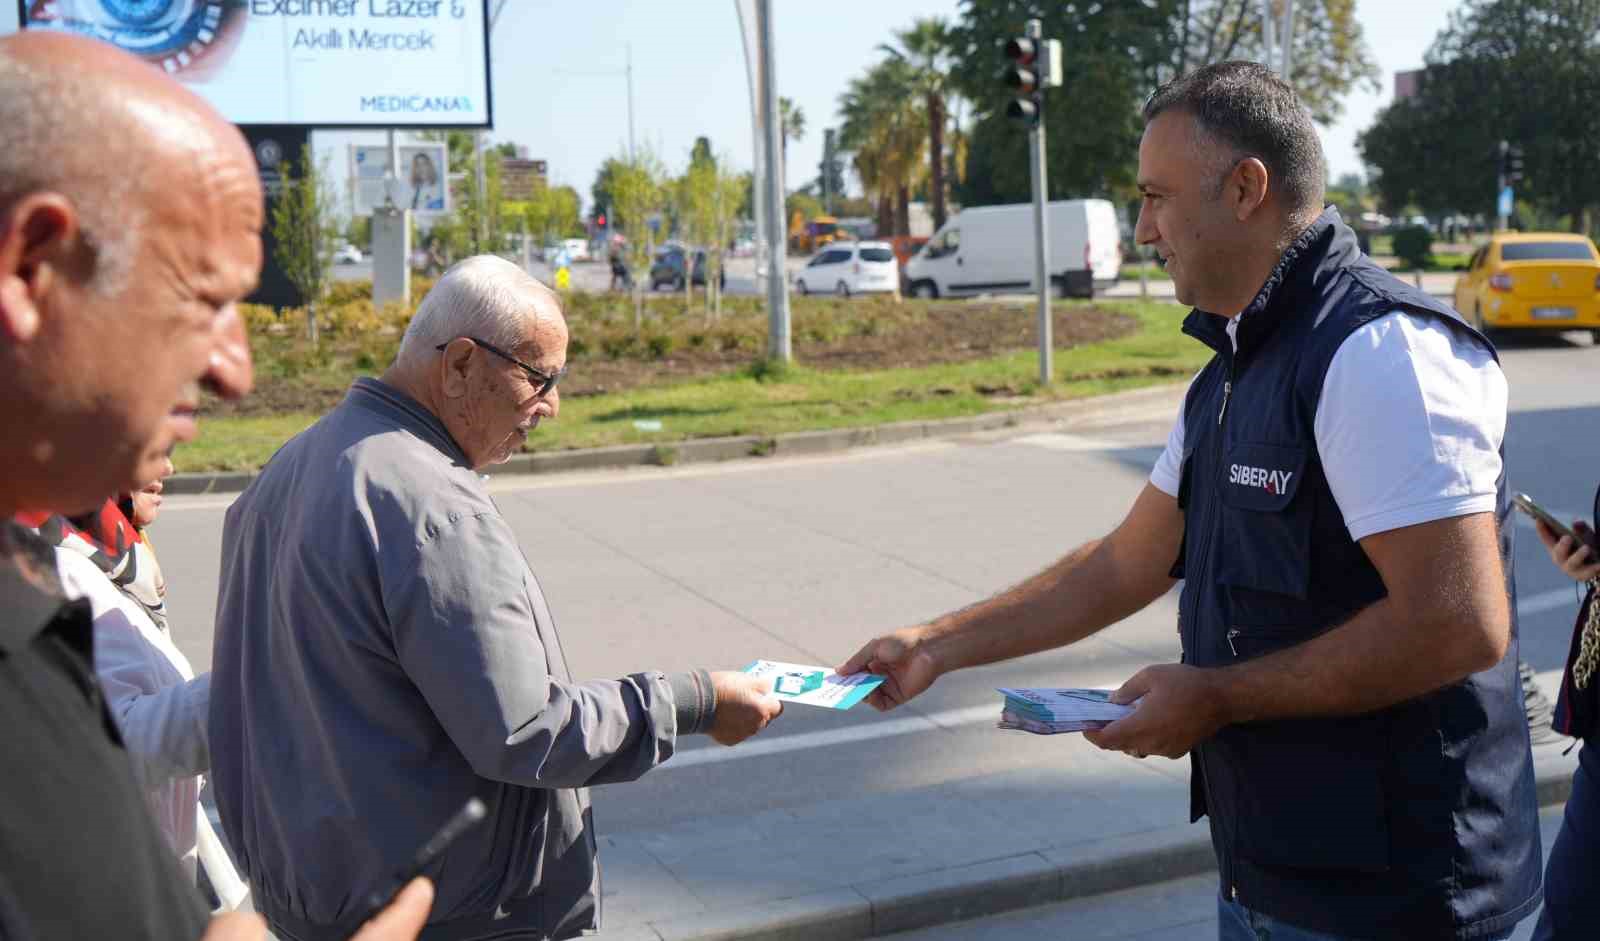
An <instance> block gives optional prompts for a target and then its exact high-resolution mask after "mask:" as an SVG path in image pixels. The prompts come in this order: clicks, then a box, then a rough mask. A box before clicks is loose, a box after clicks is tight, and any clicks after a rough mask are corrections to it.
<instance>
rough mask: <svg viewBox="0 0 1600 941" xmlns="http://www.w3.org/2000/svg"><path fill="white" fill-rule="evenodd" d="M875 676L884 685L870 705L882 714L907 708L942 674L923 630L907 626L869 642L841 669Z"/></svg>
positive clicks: (847, 674)
mask: <svg viewBox="0 0 1600 941" xmlns="http://www.w3.org/2000/svg"><path fill="white" fill-rule="evenodd" d="M863 671H865V672H867V673H875V674H877V675H879V676H882V677H884V678H885V679H884V681H883V684H882V685H881V686H879V687H878V688H877V689H875V690H873V691H872V694H871V695H870V696H868V697H867V702H868V703H870V704H871V705H872V707H873V708H875V709H877V710H879V711H880V712H887V711H889V710H890V709H893V708H894V707H896V706H902V705H905V704H906V703H907V702H909V701H911V699H913V698H914V697H916V696H917V695H919V694H920V693H922V691H923V690H926V689H927V688H928V687H930V686H932V685H933V681H934V680H936V679H938V678H939V674H940V673H941V672H942V671H941V670H940V668H939V665H938V663H937V662H936V661H935V660H934V657H933V654H932V653H931V652H930V651H929V650H928V649H927V646H926V645H925V643H924V642H923V638H922V631H921V629H920V628H915V627H907V628H902V629H901V630H898V631H895V632H894V633H892V634H885V635H884V636H882V637H879V638H877V639H876V640H872V641H869V642H868V643H867V645H866V646H865V647H862V648H861V649H860V650H858V651H857V652H856V655H855V656H853V657H851V658H850V659H849V660H846V661H845V662H844V664H843V665H842V666H840V667H839V673H840V674H841V675H843V676H849V675H850V674H852V673H861V672H863Z"/></svg>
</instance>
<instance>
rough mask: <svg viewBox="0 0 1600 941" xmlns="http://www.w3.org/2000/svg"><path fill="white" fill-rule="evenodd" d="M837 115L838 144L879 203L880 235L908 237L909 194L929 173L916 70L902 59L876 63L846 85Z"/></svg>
mask: <svg viewBox="0 0 1600 941" xmlns="http://www.w3.org/2000/svg"><path fill="white" fill-rule="evenodd" d="M839 112H840V114H841V115H842V116H843V118H844V120H843V122H842V124H841V126H840V129H839V141H840V144H841V146H842V147H844V149H846V150H850V151H853V152H854V153H855V160H854V162H855V168H856V173H857V175H859V176H860V177H861V184H862V186H863V187H865V188H866V190H867V191H868V192H869V193H870V194H872V195H873V196H874V197H875V198H876V199H877V202H878V227H879V231H880V232H884V233H898V234H906V233H907V232H908V231H909V229H910V228H911V225H910V215H911V212H910V205H911V190H912V188H913V187H915V186H917V185H918V184H919V183H921V182H922V181H923V179H925V174H926V171H927V169H928V168H927V166H926V164H925V163H924V156H925V153H926V146H927V135H928V116H927V111H926V109H925V102H924V100H923V99H922V98H921V97H919V96H918V95H917V94H916V82H915V75H914V70H913V69H912V67H911V66H910V64H908V63H907V62H905V61H904V60H901V59H885V60H884V61H882V62H879V63H878V64H877V65H875V66H873V67H872V68H871V69H869V70H868V71H867V73H866V74H865V75H862V76H860V77H858V78H855V79H852V80H851V81H850V84H849V85H848V86H846V88H845V91H844V94H842V95H840V96H839ZM891 213H892V216H891Z"/></svg>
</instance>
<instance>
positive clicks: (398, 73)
mask: <svg viewBox="0 0 1600 941" xmlns="http://www.w3.org/2000/svg"><path fill="white" fill-rule="evenodd" d="M17 10H18V15H19V16H20V17H21V24H22V27H23V28H25V29H58V30H66V31H70V32H76V33H82V34H84V35H88V36H93V37H95V38H97V39H101V40H104V41H106V42H110V43H112V44H113V45H116V46H118V47H120V48H122V49H125V50H127V51H128V52H131V53H133V54H134V55H137V56H139V57H141V58H143V59H145V60H147V61H149V62H151V63H153V64H155V65H157V66H158V67H160V68H162V69H164V70H166V72H167V74H169V75H171V76H172V77H173V78H176V79H178V80H179V81H182V82H184V83H185V84H187V85H188V86H189V87H190V88H191V89H192V90H194V91H195V92H196V93H198V94H199V95H201V96H202V97H204V98H205V99H206V100H207V101H209V102H211V104H212V105H213V106H215V107H216V108H217V110H219V111H221V112H222V114H223V115H224V116H225V117H226V118H227V119H228V120H230V121H232V122H234V123H235V124H298V125H305V126H308V127H329V128H337V127H488V126H490V124H491V123H492V120H491V102H490V94H489V61H488V59H489V47H488V31H487V24H488V0H17Z"/></svg>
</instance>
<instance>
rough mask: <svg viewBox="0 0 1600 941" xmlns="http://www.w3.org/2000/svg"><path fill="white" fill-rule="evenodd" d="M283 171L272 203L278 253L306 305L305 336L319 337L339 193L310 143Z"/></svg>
mask: <svg viewBox="0 0 1600 941" xmlns="http://www.w3.org/2000/svg"><path fill="white" fill-rule="evenodd" d="M278 174H279V176H280V177H281V178H282V180H283V190H282V191H281V192H280V193H279V194H278V198H277V199H276V200H275V201H274V202H273V204H272V237H273V239H274V240H275V241H276V242H277V246H276V247H275V249H274V253H273V254H274V257H275V258H276V259H277V262H278V267H280V268H282V269H283V273H284V276H285V277H287V278H288V279H289V283H290V284H293V285H294V287H295V290H296V291H299V292H300V297H301V298H302V299H303V300H304V301H305V305H306V338H307V339H309V340H310V341H311V343H312V345H315V344H316V343H317V341H318V335H317V305H318V304H320V303H321V302H322V298H323V295H324V294H326V293H327V290H328V283H329V281H330V280H332V274H331V269H332V268H333V253H334V251H335V250H336V249H337V248H338V245H339V216H338V197H337V196H336V195H335V194H334V192H333V186H332V184H331V182H330V181H329V179H328V168H327V165H326V164H318V163H317V161H316V158H315V157H314V156H313V154H312V152H311V145H310V144H307V145H306V146H305V148H304V149H302V150H301V152H300V160H299V163H298V166H295V165H292V164H290V163H288V162H287V161H286V162H284V163H282V164H280V165H279V167H278Z"/></svg>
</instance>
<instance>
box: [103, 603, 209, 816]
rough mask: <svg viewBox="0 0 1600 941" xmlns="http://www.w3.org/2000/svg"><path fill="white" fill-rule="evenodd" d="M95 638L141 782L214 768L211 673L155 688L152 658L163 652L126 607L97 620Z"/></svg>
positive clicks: (109, 698) (111, 702) (152, 783)
mask: <svg viewBox="0 0 1600 941" xmlns="http://www.w3.org/2000/svg"><path fill="white" fill-rule="evenodd" d="M94 641H95V649H94V668H95V674H96V675H97V676H98V677H99V679H100V686H101V688H102V689H103V690H104V691H105V696H106V705H107V707H109V708H110V710H111V714H112V715H113V716H114V717H115V718H116V720H117V728H118V729H119V730H120V731H121V732H122V740H123V743H124V744H125V745H126V746H127V749H128V757H129V758H130V759H131V760H132V762H133V772H134V776H135V777H137V778H138V779H139V782H140V783H141V784H142V785H144V786H145V787H147V788H155V787H157V786H159V785H161V784H164V783H166V782H167V781H170V780H172V779H173V778H180V777H188V776H190V775H196V774H202V773H204V772H206V771H207V770H209V769H210V768H211V748H210V743H209V741H208V740H207V737H206V720H207V718H208V714H209V712H210V707H211V674H209V673H206V674H203V675H201V676H197V677H195V678H194V679H192V680H186V681H183V682H179V683H174V684H172V685H170V686H164V687H161V688H160V689H157V690H156V691H155V692H149V691H148V687H149V686H150V685H153V683H152V682H151V681H152V680H153V679H154V678H153V677H151V676H150V672H151V668H150V660H149V658H150V657H151V656H156V657H159V656H162V654H161V652H160V651H159V650H152V649H150V648H149V644H148V643H147V642H146V641H145V640H144V638H143V637H141V636H140V635H139V629H138V628H137V627H135V626H134V625H133V624H131V623H129V621H128V615H127V614H126V613H124V612H123V611H121V610H112V611H107V612H106V613H104V614H101V615H100V616H99V617H96V618H95V619H94Z"/></svg>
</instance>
